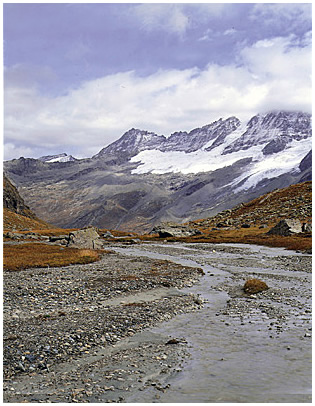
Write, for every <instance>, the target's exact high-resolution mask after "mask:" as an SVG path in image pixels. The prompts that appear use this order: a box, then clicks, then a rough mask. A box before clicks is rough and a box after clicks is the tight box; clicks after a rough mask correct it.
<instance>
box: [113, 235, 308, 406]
mask: <svg viewBox="0 0 315 406" xmlns="http://www.w3.org/2000/svg"><path fill="white" fill-rule="evenodd" d="M113 249H115V250H117V251H119V252H121V253H123V254H126V255H135V256H147V257H150V258H156V259H166V260H171V261H173V262H176V263H179V264H182V265H188V266H196V267H201V268H202V269H203V270H204V272H205V276H203V277H202V278H201V279H200V281H199V282H198V283H197V284H195V285H193V286H191V287H188V288H185V289H184V292H186V293H192V294H196V295H200V297H202V298H203V299H204V300H205V303H204V307H203V308H202V309H200V310H198V311H196V312H193V313H188V314H181V315H178V316H176V317H175V318H174V319H172V320H170V321H167V322H164V323H163V324H160V325H159V326H158V327H156V328H154V329H152V330H151V331H152V332H156V333H163V334H165V335H168V336H172V337H182V338H185V339H186V340H187V343H188V349H189V353H190V356H189V357H188V358H187V359H185V360H184V361H183V364H182V365H181V368H180V371H178V373H176V374H175V375H174V376H172V377H171V378H170V380H169V384H170V387H169V389H168V390H167V391H165V392H161V393H160V394H159V397H158V399H157V398H156V397H154V394H153V392H152V391H150V390H148V391H143V392H139V393H138V394H137V397H136V398H130V399H127V401H128V402H143V403H147V402H151V403H152V402H159V403H161V402H163V403H177V402H180V403H208V402H209V403H210V402H222V403H225V402H250V403H251V402H255V403H256V402H311V384H312V379H311V354H312V352H311V342H312V339H311V334H312V331H311V330H312V327H311V257H310V256H307V255H303V254H298V253H295V252H293V251H287V250H284V249H280V248H267V247H260V246H253V245H241V244H220V245H215V244H198V245H197V244H180V243H174V244H142V245H141V246H127V247H122V248H117V247H113ZM305 264H306V265H305ZM253 277H255V278H259V279H262V280H264V281H265V282H266V283H267V284H268V286H269V288H270V289H269V290H268V291H266V292H263V293H261V294H258V295H252V296H245V295H244V294H243V293H242V289H241V288H242V286H243V285H244V282H245V281H246V279H249V278H253Z"/></svg>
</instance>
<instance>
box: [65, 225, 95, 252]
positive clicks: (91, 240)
mask: <svg viewBox="0 0 315 406" xmlns="http://www.w3.org/2000/svg"><path fill="white" fill-rule="evenodd" d="M67 246H68V247H73V248H87V249H102V248H103V242H102V240H101V238H100V236H99V234H98V232H97V230H96V228H95V227H88V228H84V229H81V230H77V231H72V232H71V233H69V238H68V245H67Z"/></svg>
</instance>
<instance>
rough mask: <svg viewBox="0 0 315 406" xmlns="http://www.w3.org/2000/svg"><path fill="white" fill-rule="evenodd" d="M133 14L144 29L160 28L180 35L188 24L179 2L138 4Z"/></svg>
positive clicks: (153, 29) (154, 29)
mask: <svg viewBox="0 0 315 406" xmlns="http://www.w3.org/2000/svg"><path fill="white" fill-rule="evenodd" d="M133 14H134V15H135V16H136V18H137V19H138V20H139V22H140V23H141V26H142V28H143V29H144V30H146V31H156V30H162V31H167V32H169V33H172V34H177V35H182V34H184V33H185V32H186V30H187V28H188V26H189V18H188V16H187V15H186V14H185V12H184V10H183V7H182V5H179V4H145V3H144V4H140V5H137V6H135V7H134V8H133Z"/></svg>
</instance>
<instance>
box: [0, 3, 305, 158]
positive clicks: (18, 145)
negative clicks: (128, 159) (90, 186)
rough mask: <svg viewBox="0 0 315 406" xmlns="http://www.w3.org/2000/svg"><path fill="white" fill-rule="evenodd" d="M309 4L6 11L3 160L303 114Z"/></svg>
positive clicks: (85, 152) (11, 7) (42, 6)
mask: <svg viewBox="0 0 315 406" xmlns="http://www.w3.org/2000/svg"><path fill="white" fill-rule="evenodd" d="M311 16H312V10H311V3H308V4H307V3H305V4H301V3H296V4H295V3H289V4H284V3H273V4H270V3H258V4H247V3H244V4H237V3H234V4H233V3H229V4H225V3H219V4H214V3H200V4H196V3H182V4H181V3H174V4H172V3H164V4H152V3H143V4H136V3H127V4H110V3H101V4H97V3H96V4H80V3H77V4H74V3H73V4H71V3H70V4H63V3H60V4H48V3H37V4H36V3H35V4H23V3H22V4H4V11H3V25H4V34H3V40H4V45H3V55H4V159H6V160H7V159H12V158H19V157H20V156H24V157H33V158H37V157H40V156H42V155H48V154H56V153H61V152H67V153H68V154H73V155H74V156H76V157H78V158H83V157H91V156H92V155H94V154H96V153H97V152H98V151H99V150H100V149H101V148H103V147H104V146H106V145H108V144H109V143H111V142H113V141H114V140H116V139H118V138H119V137H120V136H121V135H122V134H123V133H124V132H125V131H127V130H129V129H130V128H132V127H134V128H140V129H143V130H148V131H153V132H156V133H157V134H164V135H165V136H169V135H170V134H171V133H172V132H174V131H180V130H182V131H184V130H186V131H188V130H191V129H193V128H196V127H201V126H203V125H206V124H209V123H211V122H212V121H214V120H217V119H219V118H220V117H223V118H227V117H229V116H236V117H238V118H240V119H241V120H248V119H249V118H250V117H252V116H253V115H255V114H257V113H259V112H261V113H263V112H266V111H270V110H274V109H285V110H301V111H305V112H311V96H312V95H311Z"/></svg>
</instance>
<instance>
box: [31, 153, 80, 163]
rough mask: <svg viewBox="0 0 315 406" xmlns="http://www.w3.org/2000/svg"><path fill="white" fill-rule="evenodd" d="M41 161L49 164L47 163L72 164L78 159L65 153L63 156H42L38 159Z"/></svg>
mask: <svg viewBox="0 0 315 406" xmlns="http://www.w3.org/2000/svg"><path fill="white" fill-rule="evenodd" d="M38 159H39V161H42V162H47V163H53V162H70V161H76V160H77V159H76V158H74V157H73V156H72V155H68V154H66V153H65V152H63V153H62V154H57V155H45V156H41V157H40V158H38Z"/></svg>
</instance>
